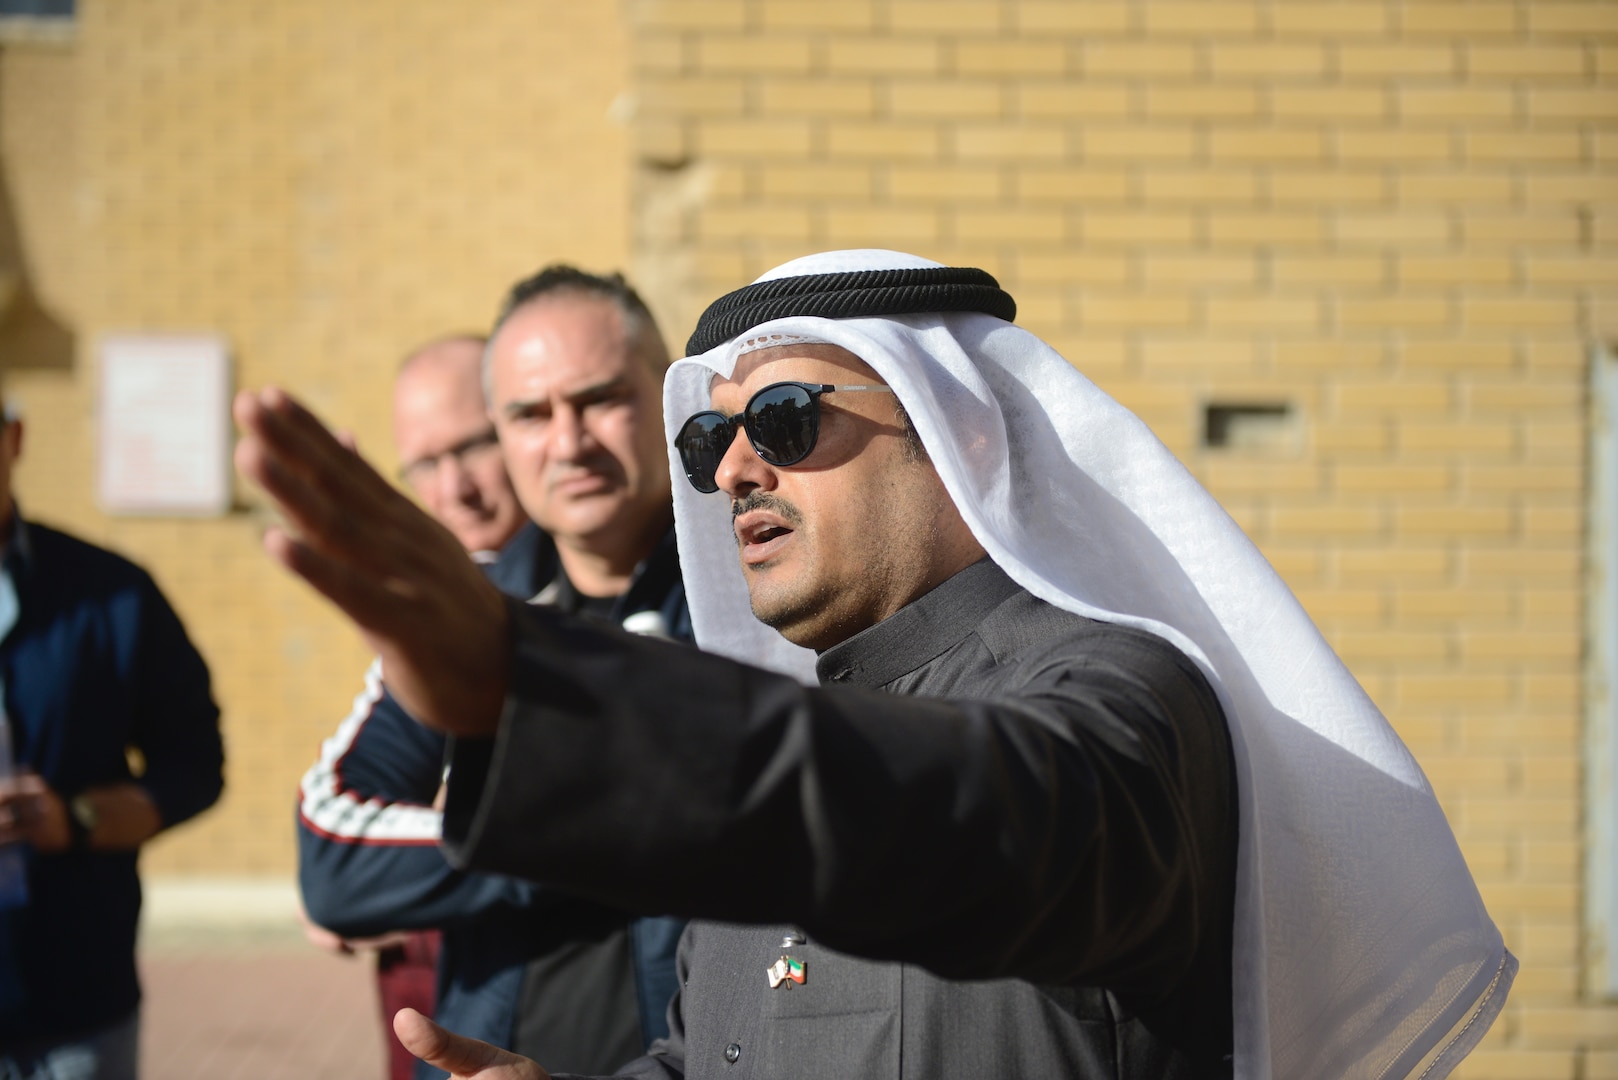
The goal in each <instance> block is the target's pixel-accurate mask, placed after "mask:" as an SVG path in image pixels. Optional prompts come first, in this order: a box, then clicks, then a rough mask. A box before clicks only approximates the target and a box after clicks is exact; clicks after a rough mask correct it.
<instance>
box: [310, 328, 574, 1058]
mask: <svg viewBox="0 0 1618 1080" xmlns="http://www.w3.org/2000/svg"><path fill="white" fill-rule="evenodd" d="M483 345H484V339H483V338H482V337H481V336H478V335H473V334H454V335H450V336H447V337H443V338H439V339H436V340H434V341H430V342H428V343H427V344H425V345H423V346H421V347H420V348H417V349H415V350H413V351H411V353H410V354H409V355H408V356H407V357H406V358H405V360H404V362H403V363H402V364H401V365H400V366H399V372H398V374H397V375H396V376H395V378H394V382H393V442H394V447H395V449H396V451H397V452H398V455H399V459H400V462H401V465H400V469H399V477H400V479H401V480H403V481H404V482H405V483H406V484H407V485H408V486H409V487H410V489H411V490H412V491H414V492H415V494H416V496H417V498H419V499H420V500H421V502H422V504H423V505H424V506H425V507H426V508H427V512H428V513H430V514H431V515H432V516H433V517H434V518H436V519H437V520H438V521H439V522H440V523H441V524H442V525H443V526H444V527H445V528H447V529H449V531H450V532H451V533H452V534H453V535H454V536H455V539H456V540H458V541H460V543H461V546H462V547H464V548H465V549H466V552H467V554H469V555H470V556H471V557H472V559H473V560H474V561H476V562H478V563H481V564H485V565H488V564H493V563H494V562H495V561H496V560H497V559H498V558H499V557H500V554H501V551H502V549H504V548H505V547H507V545H508V544H511V545H512V546H513V550H512V552H511V553H510V554H509V555H508V556H507V564H508V566H511V567H513V568H514V569H515V568H518V567H520V568H521V569H522V571H523V573H522V574H519V576H527V577H529V578H530V580H531V579H532V577H533V576H536V575H537V576H540V577H541V578H546V577H548V576H549V575H550V573H551V572H552V569H553V562H554V559H553V557H552V556H551V555H550V543H549V540H548V539H547V538H546V537H545V536H544V534H543V533H541V532H540V531H539V529H538V528H537V527H536V526H535V525H534V524H533V523H532V522H530V521H529V520H528V518H527V516H526V515H525V514H524V513H523V510H522V506H521V505H520V504H519V503H518V501H517V494H516V492H515V491H513V490H512V487H511V481H510V479H509V478H508V477H507V475H506V463H505V461H504V459H503V458H502V457H501V456H500V440H499V438H498V436H496V434H495V431H494V424H493V423H492V422H491V421H490V420H489V411H488V407H487V406H486V405H485V404H484V401H483V385H482V364H483ZM525 527H526V528H525ZM514 538H516V539H514ZM525 588H527V583H520V584H518V586H517V590H518V591H519V592H523V590H524V589H525ZM532 591H533V590H532V589H531V588H528V589H527V592H524V593H523V595H529V594H531V592H532ZM392 706H393V703H392V702H391V701H388V700H386V699H385V698H384V696H383V695H382V694H381V692H380V680H379V678H378V677H377V675H376V673H375V671H374V670H373V672H371V674H370V676H369V677H368V678H367V680H366V689H365V690H364V691H362V692H361V694H360V696H359V697H358V698H357V699H356V701H355V706H354V708H353V710H352V711H351V712H350V714H349V716H348V717H347V718H345V719H344V721H343V722H342V723H341V724H340V725H339V727H338V729H337V732H336V733H335V734H334V735H333V736H332V737H331V738H330V739H327V740H326V741H325V743H324V744H323V745H322V747H321V754H320V757H319V758H318V759H317V760H316V762H315V765H314V766H313V767H312V768H311V769H310V770H309V773H308V774H307V775H306V776H305V777H304V780H303V782H302V784H301V785H300V789H299V815H298V832H299V851H300V855H301V858H300V871H301V874H300V877H301V882H302V887H303V889H304V890H305V893H306V895H307V896H308V898H309V899H308V906H311V907H313V908H314V909H315V910H316V911H317V912H319V913H320V914H321V916H322V917H324V918H326V919H328V920H329V921H330V922H332V923H335V924H337V925H352V924H353V923H354V922H358V921H362V922H364V923H366V924H367V929H368V930H370V931H371V934H370V935H368V936H367V937H365V938H363V939H351V938H343V937H340V936H338V935H336V934H334V933H332V932H331V931H330V930H327V929H325V928H323V927H321V926H319V925H318V924H310V926H309V930H308V936H309V938H310V940H311V941H313V942H315V943H316V944H319V945H321V946H322V947H325V948H329V949H333V950H335V951H340V952H374V953H375V957H376V972H377V996H378V998H379V1000H380V1003H381V1006H382V1015H383V1018H384V1020H385V1021H386V1023H385V1026H384V1040H385V1042H386V1043H387V1045H388V1051H389V1074H390V1076H391V1077H392V1078H393V1080H410V1077H411V1076H412V1075H413V1074H414V1073H415V1072H416V1071H417V1069H418V1065H417V1063H416V1060H415V1058H414V1057H412V1056H411V1055H410V1054H408V1053H406V1052H405V1050H404V1048H403V1047H402V1046H400V1045H399V1042H398V1040H397V1039H396V1038H395V1037H394V1035H393V1028H392V1024H391V1018H392V1016H393V1014H394V1013H395V1012H397V1011H398V1010H399V1009H400V1008H404V1007H407V1006H408V1007H412V1008H415V1009H418V1010H420V1011H423V1012H426V1013H428V1014H429V1015H431V1014H432V1012H433V1010H434V1005H435V1002H436V996H437V995H436V983H437V980H438V969H439V964H438V955H439V949H440V945H441V937H440V932H439V931H438V929H437V926H438V925H440V924H441V923H442V922H447V921H450V920H451V918H452V917H455V918H465V917H467V916H469V915H472V914H475V913H476V912H477V911H478V910H479V904H480V903H495V902H498V901H497V900H496V899H495V898H499V899H500V900H503V901H504V902H506V903H508V904H510V905H512V906H514V907H521V906H522V904H523V903H525V902H527V901H528V899H529V896H528V892H527V891H526V890H521V889H517V888H504V887H503V886H502V887H496V888H490V887H489V883H488V881H487V879H486V878H484V877H483V876H481V875H475V876H470V877H467V876H462V875H458V874H454V873H453V871H451V870H450V868H449V867H448V866H447V864H445V863H444V862H443V860H442V858H440V857H439V856H438V854H437V840H438V836H439V832H440V824H439V814H438V812H437V811H436V810H434V809H433V808H432V805H431V804H432V802H433V799H434V797H435V795H436V792H437V789H438V786H439V778H440V774H441V772H442V768H443V745H442V739H440V738H437V737H434V736H432V735H431V734H430V733H427V732H424V731H423V730H422V729H421V728H420V727H419V726H418V725H416V724H415V723H413V722H412V721H410V720H409V718H408V717H405V716H403V715H401V714H398V713H397V712H396V711H395V710H394V709H393V707H392ZM401 778H406V779H401ZM410 778H413V780H414V782H407V779H410ZM361 807H363V808H364V809H363V810H362V809H360V808H361ZM317 822H324V823H325V827H322V826H321V825H319V824H316V823H317ZM435 881H436V882H439V883H440V886H441V887H443V888H444V891H445V892H446V893H447V894H448V896H447V897H446V902H444V903H440V904H438V905H436V906H435V907H434V908H432V909H431V910H430V911H423V910H421V902H420V896H421V894H422V892H423V887H424V885H425V884H426V883H427V882H435ZM447 883H453V885H448V884H447ZM490 894H492V896H491V895H490ZM384 925H385V926H387V928H388V930H387V932H383V933H379V932H378V931H377V930H376V928H377V927H380V926H384ZM407 927H421V929H405V928H407ZM452 951H453V950H452ZM486 996H487V995H484V994H480V993H479V992H478V991H476V990H464V989H462V988H453V989H452V990H451V992H450V996H449V1001H448V1007H447V1010H446V1011H445V1012H444V1013H443V1014H441V1015H442V1016H443V1017H444V1018H445V1019H446V1020H448V1021H450V1022H453V1023H461V1024H466V1026H468V1027H475V1026H477V1025H476V1024H475V1023H474V1022H472V1021H473V1020H474V1019H475V1017H476V1016H477V1014H478V1006H479V1005H480V1004H481V1001H480V999H481V998H483V997H486ZM502 1007H504V1008H505V1011H507V1012H509V1011H510V1008H509V1006H497V1009H499V1008H502Z"/></svg>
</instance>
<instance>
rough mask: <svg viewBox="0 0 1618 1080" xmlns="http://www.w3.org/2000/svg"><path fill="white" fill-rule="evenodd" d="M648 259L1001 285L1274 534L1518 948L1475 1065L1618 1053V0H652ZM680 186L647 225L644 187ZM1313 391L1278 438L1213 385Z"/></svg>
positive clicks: (646, 68)
mask: <svg viewBox="0 0 1618 1080" xmlns="http://www.w3.org/2000/svg"><path fill="white" fill-rule="evenodd" d="M629 10H630V11H631V12H632V19H633V28H634V43H633V50H634V52H633V57H634V71H635V80H636V88H637V99H636V100H637V106H638V107H637V111H636V124H635V140H636V142H635V152H636V157H637V164H638V167H637V177H636V184H637V195H636V199H637V205H638V207H639V208H640V210H641V212H640V214H639V216H638V218H637V233H636V253H637V259H638V261H639V262H641V263H643V264H652V265H657V266H660V267H663V268H664V269H665V271H666V272H667V273H668V274H669V275H670V278H669V281H668V290H669V291H668V293H667V295H666V296H665V298H664V299H665V301H666V303H667V305H668V306H669V307H670V308H671V309H673V310H677V311H679V312H680V318H678V319H677V320H676V322H677V323H678V324H680V325H682V326H690V325H691V324H692V322H693V320H694V318H695V316H696V314H697V312H699V311H700V310H701V307H702V305H703V304H704V303H705V302H706V301H707V300H709V299H712V298H713V297H714V296H716V295H718V294H719V293H721V292H722V291H725V290H728V289H731V288H734V287H736V286H738V285H739V284H742V283H745V282H746V281H747V280H749V279H751V278H752V277H754V276H755V275H757V274H758V273H760V272H762V271H763V270H765V269H767V268H769V267H770V266H772V265H775V264H776V263H779V262H781V261H783V260H785V259H788V258H791V257H794V256H797V255H801V254H805V253H807V252H809V251H814V250H819V249H823V248H828V247H843V246H867V245H869V246H881V247H898V248H903V249H908V250H912V251H915V252H918V253H920V254H923V255H927V256H930V257H932V258H935V259H939V260H941V261H944V262H947V263H956V264H966V265H975V266H982V267H985V268H987V269H988V270H990V271H991V272H992V273H994V274H996V275H997V276H998V277H999V278H1000V280H1001V281H1002V283H1003V284H1005V285H1006V286H1007V288H1009V290H1010V291H1011V292H1012V293H1013V295H1015V296H1016V297H1017V299H1018V301H1019V304H1020V306H1021V314H1020V316H1019V322H1021V323H1023V324H1024V325H1026V326H1027V327H1029V328H1030V329H1032V330H1034V331H1036V332H1037V333H1039V334H1041V335H1043V336H1044V337H1046V338H1047V339H1049V340H1051V341H1052V342H1054V343H1056V344H1057V345H1058V346H1059V347H1060V348H1062V349H1063V351H1064V352H1065V353H1066V355H1067V356H1068V357H1069V358H1070V359H1071V360H1072V361H1073V362H1074V363H1076V364H1077V365H1078V366H1079V367H1080V368H1081V369H1082V370H1084V371H1085V372H1086V373H1087V374H1089V375H1090V376H1091V377H1092V378H1094V379H1095V380H1096V381H1097V382H1099V383H1100V384H1101V385H1102V386H1104V387H1105V388H1107V389H1108V390H1110V391H1111V392H1113V393H1114V394H1115V395H1116V396H1118V397H1119V398H1120V399H1122V400H1123V401H1124V402H1126V403H1127V404H1129V405H1130V406H1131V407H1133V408H1134V409H1136V411H1138V412H1139V413H1140V414H1141V415H1142V416H1143V417H1144V418H1145V419H1146V420H1147V421H1149V422H1150V423H1151V424H1152V425H1153V426H1154V428H1155V429H1156V430H1157V431H1158V433H1159V434H1160V435H1161V436H1162V437H1163V438H1164V440H1165V441H1166V442H1167V443H1168V444H1169V445H1170V447H1171V448H1173V449H1174V450H1175V451H1176V452H1177V453H1178V454H1179V455H1180V456H1181V457H1182V458H1183V459H1184V460H1185V461H1186V462H1187V463H1188V464H1189V465H1190V466H1191V468H1192V469H1193V470H1194V471H1195V472H1196V473H1197V474H1198V475H1199V476H1200V477H1201V478H1202V479H1203V480H1204V481H1205V482H1206V483H1207V484H1208V486H1209V487H1210V488H1211V489H1212V490H1213V491H1214V493H1215V494H1216V495H1218V496H1219V497H1220V499H1221V500H1223V501H1224V503H1225V504H1226V506H1228V507H1229V509H1230V510H1231V512H1232V513H1233V514H1234V515H1235V517H1236V518H1237V520H1238V521H1239V522H1240V523H1241V524H1242V525H1243V527H1244V528H1246V529H1247V530H1248V532H1249V533H1250V534H1251V535H1252V537H1253V538H1254V540H1255V541H1257V542H1258V544H1259V545H1260V546H1261V547H1262V548H1263V549H1264V551H1265V552H1266V553H1267V554H1268V555H1269V556H1270V557H1271V559H1272V560H1273V561H1274V562H1275V563H1276V565H1277V566H1278V567H1279V568H1280V569H1281V571H1282V572H1283V573H1284V574H1285V576H1286V577H1287V578H1288V580H1289V581H1290V582H1291V584H1292V585H1293V587H1294V589H1295V590H1296V591H1297V592H1298V594H1299V596H1300V598H1301V599H1302V600H1303V602H1304V604H1305V605H1306V606H1307V607H1308V608H1309V609H1310V611H1311V612H1312V613H1313V614H1314V616H1315V617H1316V619H1317V620H1318V621H1319V623H1320V624H1321V626H1322V627H1323V628H1324V630H1325V631H1326V633H1327V635H1328V636H1329V637H1330V639H1331V640H1332V642H1333V644H1334V645H1335V646H1336V647H1337V648H1338V649H1339V650H1340V651H1341V653H1342V655H1343V656H1344V658H1345V659H1346V660H1347V661H1348V663H1349V664H1350V665H1351V666H1352V668H1353V669H1354V671H1355V673H1356V674H1357V675H1358V676H1359V678H1360V679H1361V680H1362V682H1363V683H1364V684H1365V686H1366V688H1367V689H1368V690H1369V691H1370V693H1371V694H1372V696H1373V697H1374V698H1375V699H1376V700H1377V702H1378V703H1379V704H1380V705H1381V706H1382V707H1383V708H1384V709H1385V710H1386V711H1387V713H1388V714H1389V716H1390V717H1391V718H1392V719H1393V722H1394V723H1395V725H1396V726H1397V727H1398V729H1399V731H1400V732H1401V733H1402V734H1403V736H1404V737H1405V739H1406V740H1407V741H1408V742H1409V744H1410V745H1411V747H1412V749H1413V750H1414V751H1415V752H1416V754H1417V755H1418V757H1419V758H1420V760H1421V762H1422V764H1423V766H1424V767H1425V768H1426V770H1427V772H1428V775H1429V776H1430V777H1431V779H1432V781H1433V784H1434V786H1435V787H1436V788H1437V790H1438V793H1439V796H1440V798H1441V800H1442V802H1443V805H1444V807H1445V810H1446V811H1447V812H1448V814H1449V815H1450V819H1451V821H1452V822H1453V823H1454V825H1455V828H1456V830H1457V832H1458V834H1459V836H1460V838H1461V843H1462V846H1463V848H1464V849H1465V851H1466V854H1467V857H1468V859H1469V860H1470V862H1471V865H1472V867H1473V869H1474V871H1475V873H1476V875H1477V877H1478V880H1479V882H1480V884H1481V886H1482V889H1483V892H1484V895H1485V898H1486V900H1487V901H1488V903H1489V906H1490V909H1491V911H1492V912H1493V913H1494V914H1495V916H1496V918H1497V919H1498V920H1499V922H1500V924H1501V927H1502V929H1503V931H1504V933H1505V935H1506V938H1507V940H1508V942H1509V943H1510V945H1511V947H1512V948H1513V949H1514V950H1515V952H1516V953H1517V955H1518V956H1519V957H1520V958H1521V959H1522V962H1523V967H1522V972H1521V975H1520V976H1519V977H1518V981H1517V988H1516V990H1515V992H1514V994H1513V995H1512V998H1511V1003H1510V1006H1509V1011H1508V1013H1507V1015H1506V1016H1505V1017H1504V1019H1503V1020H1502V1021H1501V1022H1500V1023H1499V1024H1497V1025H1496V1027H1495V1029H1494V1030H1493V1032H1492V1033H1491V1034H1490V1036H1489V1038H1488V1040H1487V1042H1486V1044H1485V1045H1484V1047H1483V1048H1482V1049H1481V1050H1480V1051H1479V1052H1478V1053H1477V1054H1475V1055H1474V1057H1473V1058H1472V1059H1471V1060H1470V1061H1469V1062H1468V1063H1467V1065H1466V1066H1465V1068H1464V1070H1463V1075H1465V1076H1469V1077H1535V1078H1540V1077H1543V1078H1557V1077H1567V1078H1572V1077H1581V1078H1587V1080H1588V1078H1594V1077H1597V1076H1601V1077H1614V1076H1618V1007H1615V1006H1613V1005H1611V1004H1601V1003H1599V1002H1593V1001H1589V1000H1587V999H1585V998H1583V997H1581V994H1580V980H1581V969H1580V958H1581V949H1582V938H1581V925H1582V924H1581V917H1582V913H1581V899H1582V898H1581V884H1580V882H1581V866H1582V864H1581V857H1582V848H1581V846H1580V844H1581V832H1580V815H1581V812H1582V803H1581V801H1580V800H1581V793H1580V775H1581V774H1580V756H1579V755H1580V749H1581V745H1582V743H1581V738H1582V734H1581V731H1582V728H1581V719H1580V708H1581V700H1580V693H1581V682H1580V679H1581V668H1580V664H1581V648H1582V633H1581V625H1582V623H1581V618H1582V610H1583V594H1582V589H1583V584H1582V578H1581V573H1582V545H1583V532H1582V530H1583V509H1582V507H1583V502H1582V500H1583V498H1584V464H1583V454H1584V450H1585V428H1584V414H1583V406H1584V380H1585V377H1586V350H1587V348H1588V346H1589V345H1590V343H1592V342H1595V341H1600V340H1610V339H1611V338H1612V337H1613V336H1614V335H1615V333H1618V306H1615V304H1614V300H1615V289H1614V285H1615V281H1618V247H1615V242H1618V228H1615V226H1614V221H1615V217H1614V212H1615V210H1618V167H1615V166H1618V5H1615V4H1613V3H1610V2H1595V0H1591V2H1578V0H1575V2H1564V3H1556V2H1545V0H1535V2H1527V0H1523V2H1516V0H1467V2H1443V0H1431V2H1425V0H1386V2H1383V0H1374V2H1373V0H1353V2H1349V0H1342V2H1335V0H1327V2H1308V0H1230V2H1226V0H1192V2H1168V0H925V2H924V0H818V2H804V0H635V2H633V3H632V4H631V5H630V9H629ZM649 208H655V212H649ZM1210 400H1216V401H1235V402H1247V401H1259V402H1265V401H1283V400H1284V401H1289V402H1291V403H1292V405H1293V407H1294V408H1295V410H1297V412H1298V413H1299V415H1300V416H1301V422H1302V429H1301V437H1300V438H1299V439H1298V440H1296V443H1295V445H1293V444H1291V443H1284V444H1283V445H1282V446H1281V448H1279V449H1278V450H1276V451H1274V452H1270V453H1265V452H1262V451H1237V450H1231V451H1210V450H1207V449H1204V448H1203V447H1201V445H1200V440H1201V428H1202V419H1201V415H1202V414H1201V409H1202V406H1203V404H1204V403H1205V402H1207V401H1210Z"/></svg>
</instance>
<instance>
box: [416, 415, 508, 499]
mask: <svg viewBox="0 0 1618 1080" xmlns="http://www.w3.org/2000/svg"><path fill="white" fill-rule="evenodd" d="M499 445H500V436H499V434H497V433H496V432H495V430H494V428H493V427H490V428H488V429H487V430H486V431H480V432H478V433H477V434H476V435H470V436H468V437H467V438H464V439H462V440H461V441H460V442H458V443H456V444H455V445H454V446H452V447H450V448H449V449H447V450H440V451H439V452H438V453H436V454H428V455H427V456H426V457H419V458H417V459H416V460H414V461H411V462H407V463H406V464H405V465H404V466H403V467H401V468H400V469H399V479H401V480H403V481H405V482H406V483H409V484H413V485H415V486H416V487H420V486H421V485H422V484H424V483H426V482H427V481H428V480H430V479H431V478H432V476H433V474H434V473H436V472H437V471H438V467H439V466H440V465H442V464H443V463H444V462H446V461H453V462H455V463H456V464H457V465H460V466H462V467H465V466H466V464H467V463H468V462H470V461H472V460H474V459H476V458H479V457H482V456H483V455H484V454H486V453H488V452H489V451H491V450H494V449H496V448H497V447H499Z"/></svg>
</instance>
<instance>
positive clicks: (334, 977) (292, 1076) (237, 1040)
mask: <svg viewBox="0 0 1618 1080" xmlns="http://www.w3.org/2000/svg"><path fill="white" fill-rule="evenodd" d="M370 964H371V962H370V959H369V958H368V957H359V958H356V957H341V956H332V955H329V954H327V953H323V952H320V951H318V950H316V949H315V948H314V947H312V946H310V945H308V944H306V943H305V942H304V941H303V939H302V936H301V935H300V934H299V933H298V931H297V928H296V926H295V925H293V926H282V927H279V928H275V929H271V930H264V929H260V930H257V931H253V932H245V933H244V932H242V931H240V930H234V931H230V932H223V931H211V932H210V931H203V932H197V931H194V930H193V931H192V932H189V933H184V934H180V933H175V932H172V931H171V932H165V933H159V934H147V935H146V936H145V938H144V939H143V943H142V946H141V952H140V968H141V978H142V980H143V983H144V986H145V992H146V999H145V1005H144V1008H143V1012H142V1019H143V1023H142V1029H141V1076H142V1080H237V1078H240V1080H384V1065H383V1061H384V1058H383V1043H382V1027H381V1019H380V1016H379V1014H378V1011H377V1003H376V990H375V987H374V984H373V982H372V973H371V966H370Z"/></svg>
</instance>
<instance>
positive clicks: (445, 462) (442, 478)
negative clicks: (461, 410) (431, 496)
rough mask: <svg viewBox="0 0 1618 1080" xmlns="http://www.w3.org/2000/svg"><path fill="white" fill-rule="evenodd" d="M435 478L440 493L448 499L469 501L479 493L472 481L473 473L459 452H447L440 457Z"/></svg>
mask: <svg viewBox="0 0 1618 1080" xmlns="http://www.w3.org/2000/svg"><path fill="white" fill-rule="evenodd" d="M434 479H435V480H436V481H437V483H438V492H439V495H440V496H441V497H442V498H444V499H446V500H454V501H456V502H467V501H469V500H470V499H471V498H472V497H473V496H475V495H476V494H477V485H476V484H474V483H473V482H472V473H471V471H470V470H469V469H467V467H466V462H464V461H462V460H461V457H460V455H459V454H445V455H444V456H442V457H440V458H439V459H438V471H437V473H436V475H435V477H434Z"/></svg>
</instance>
